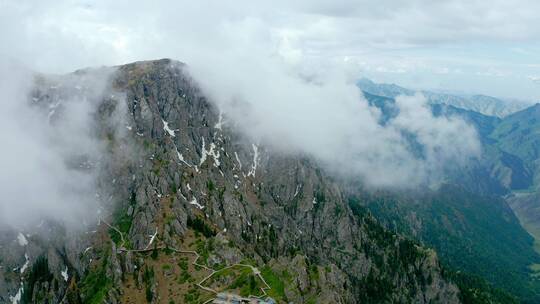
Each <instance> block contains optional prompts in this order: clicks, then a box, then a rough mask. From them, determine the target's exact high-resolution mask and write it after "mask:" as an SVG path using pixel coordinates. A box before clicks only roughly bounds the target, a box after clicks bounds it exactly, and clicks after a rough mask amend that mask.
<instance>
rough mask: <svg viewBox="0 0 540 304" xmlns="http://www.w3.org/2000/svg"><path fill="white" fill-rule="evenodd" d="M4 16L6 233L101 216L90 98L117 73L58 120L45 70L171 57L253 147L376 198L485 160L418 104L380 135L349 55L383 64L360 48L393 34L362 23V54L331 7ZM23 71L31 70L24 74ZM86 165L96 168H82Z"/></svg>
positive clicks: (0, 207)
mask: <svg viewBox="0 0 540 304" xmlns="http://www.w3.org/2000/svg"><path fill="white" fill-rule="evenodd" d="M0 6H1V7H2V10H0V17H2V18H0V24H1V25H2V27H1V28H2V29H1V30H0V31H1V32H2V37H3V38H2V39H1V40H2V42H4V43H3V46H2V47H0V54H1V55H2V58H4V59H3V61H2V62H1V66H0V77H1V79H2V82H1V83H0V89H1V92H2V94H1V95H0V101H1V104H2V110H1V112H0V127H1V130H2V131H1V133H0V136H1V140H2V146H3V148H2V149H0V165H1V168H2V171H1V173H0V190H1V191H2V193H3V196H2V198H1V199H0V222H1V223H2V224H4V225H6V224H7V225H9V226H14V227H21V226H28V225H39V223H40V221H41V220H42V219H53V220H58V221H61V222H68V223H69V222H71V223H80V222H81V219H84V220H86V218H85V216H86V215H92V217H94V218H95V217H97V215H95V213H96V212H95V209H96V206H97V204H98V202H97V199H96V195H95V194H96V185H95V180H96V170H93V169H91V168H94V167H95V166H96V164H97V163H99V160H100V157H102V156H103V147H102V143H101V142H100V141H99V140H96V138H95V137H94V135H93V134H92V133H91V130H92V124H93V120H92V113H93V111H95V104H94V103H93V102H92V100H99V96H101V95H102V94H103V92H104V90H105V88H106V87H107V82H108V74H107V73H103V74H99V75H100V76H99V77H98V78H97V79H94V80H92V81H90V82H89V83H91V85H90V87H91V88H90V89H89V91H87V93H88V92H91V93H90V95H89V96H88V98H87V99H84V98H83V97H82V96H79V95H77V94H75V97H74V98H68V99H69V100H65V102H62V106H61V107H59V108H58V109H56V108H54V104H51V107H50V108H46V109H43V108H41V107H38V106H35V105H32V99H31V98H29V97H30V93H31V92H32V91H33V85H34V83H33V79H34V73H35V72H43V73H44V74H47V75H48V74H50V73H66V72H70V71H73V70H75V69H77V68H82V67H87V66H101V65H116V64H123V63H128V62H132V61H136V60H151V59H158V58H163V57H168V58H172V59H176V60H180V61H183V62H185V63H186V64H187V65H188V69H189V73H190V74H191V75H192V76H193V77H194V78H195V80H196V81H197V83H198V84H199V85H200V86H201V88H202V90H203V93H204V94H205V95H207V96H208V97H209V100H210V101H211V102H213V103H215V104H216V105H217V106H218V107H219V108H220V110H221V111H222V112H224V115H225V117H226V121H227V123H228V124H230V125H234V126H235V127H237V128H238V129H239V130H240V131H241V132H242V133H243V134H245V135H246V136H247V137H248V138H250V140H253V141H254V142H258V143H260V144H264V145H267V146H269V147H271V148H273V149H276V150H278V151H280V152H282V153H289V154H291V155H297V154H307V155H309V156H311V157H313V158H315V159H316V160H318V161H320V163H321V164H323V166H324V167H325V168H326V169H327V170H328V171H329V172H332V173H333V174H336V175H338V176H345V177H347V178H354V179H359V180H361V181H363V182H364V183H365V184H366V185H370V186H374V187H389V188H403V187H417V186H420V185H432V184H436V183H438V182H439V181H440V180H441V179H443V178H444V176H443V171H444V168H445V166H455V165H464V164H466V163H467V162H468V161H470V160H471V159H474V158H475V157H478V156H479V154H480V150H481V147H480V143H479V141H478V139H477V134H476V131H475V130H474V128H473V127H472V126H470V125H468V124H467V123H465V122H464V121H463V120H461V119H459V118H452V117H450V118H448V117H434V116H433V115H432V114H431V111H430V109H429V107H428V106H427V105H426V102H425V99H424V98H423V97H422V96H421V95H416V96H412V97H399V98H397V100H396V107H397V108H398V110H399V114H398V116H396V117H394V118H393V119H392V120H390V121H389V122H388V123H386V124H384V125H381V124H380V123H379V121H380V116H381V113H380V111H379V110H378V109H376V108H374V107H370V106H369V105H368V103H367V101H366V100H365V99H364V97H363V96H362V94H361V92H360V90H359V89H358V88H357V87H356V85H355V82H356V80H357V79H359V78H360V77H361V76H362V74H361V73H362V69H361V67H360V66H359V65H357V64H351V62H350V61H348V60H346V59H347V58H349V56H348V55H349V54H352V55H355V56H354V57H355V58H356V59H355V62H358V61H359V60H360V61H361V60H370V59H373V57H370V56H367V55H366V57H365V58H363V57H362V56H363V54H364V53H363V52H360V51H359V52H357V51H355V50H361V49H362V48H363V47H364V46H373V45H375V44H376V43H377V40H378V38H377V37H382V36H385V32H384V29H385V27H384V26H380V27H378V29H377V31H376V32H369V31H367V30H366V31H365V32H363V31H364V29H365V26H364V24H363V23H360V25H359V26H355V27H354V28H355V29H356V30H355V32H357V35H356V36H355V37H356V38H354V43H353V41H349V40H348V39H349V34H350V31H349V29H350V27H349V26H348V23H346V24H343V22H341V21H343V20H342V19H340V18H341V17H340V14H338V11H336V10H335V8H334V9H333V8H332V5H329V6H330V7H328V10H329V11H330V13H325V12H324V11H325V10H326V6H325V5H322V6H321V5H314V6H312V5H311V4H308V3H302V4H301V5H300V4H299V5H290V6H289V5H287V4H286V3H279V5H278V6H279V7H276V8H274V6H273V5H272V6H269V5H266V6H264V5H261V6H257V5H253V4H252V3H251V2H244V3H238V4H237V3H234V5H233V3H229V2H223V3H215V2H204V3H197V4H194V3H191V2H182V1H179V2H176V1H163V2H162V5H154V4H153V3H148V4H146V3H138V4H137V5H133V4H132V2H122V1H120V2H118V3H116V2H115V3H111V2H108V1H97V2H95V4H93V5H85V4H81V3H72V2H69V1H57V2H55V3H47V4H46V5H45V4H40V3H35V4H34V5H31V4H20V3H18V2H9V1H7V2H5V3H2V4H0ZM163 7H167V9H163ZM208 7H213V9H212V10H209V9H208ZM340 7H341V6H340ZM338 8H339V7H338ZM321 10H322V11H321ZM339 11H342V10H341V9H339ZM356 13H358V14H360V15H361V16H364V14H363V13H362V12H358V11H355V14H356ZM367 15H369V14H367ZM383 15H384V14H383ZM345 20H349V19H347V18H346V16H345ZM358 20H360V19H358ZM359 29H361V30H359ZM344 34H347V35H344ZM416 34H418V35H420V34H422V33H416V32H415V35H416ZM413 36H414V35H413ZM428 36H429V35H428ZM373 37H375V38H373ZM427 38H429V37H427ZM427 38H426V37H412V38H411V39H410V41H420V40H422V39H423V40H426V41H427V40H429V39H427ZM349 42H350V43H349ZM344 43H347V45H344ZM403 43H410V42H403ZM342 49H343V50H347V53H346V54H342ZM379 59H381V58H378V61H379V62H380V61H381V60H382V59H384V58H382V59H381V60H379ZM383 61H384V60H383ZM14 62H21V63H24V64H25V65H26V66H27V67H28V68H27V69H21V68H14V65H13V63H14ZM60 78H62V77H58V78H57V79H60ZM71 81H75V82H76V80H73V79H72V80H71ZM75 85H76V84H75V83H71V84H70V85H69V86H71V87H74V86H75ZM77 96H78V97H77ZM68 101H69V102H68ZM56 111H58V112H56ZM51 112H53V114H51ZM60 114H61V116H62V117H61V119H60V118H59V117H57V116H58V115H60ZM410 137H413V138H414V139H415V140H416V142H417V143H419V144H420V145H422V147H423V149H422V151H421V152H422V153H421V155H419V154H418V153H417V151H414V150H413V149H412V148H411V143H410ZM81 160H84V161H83V162H84V163H85V164H88V165H89V166H90V169H88V170H81V168H79V169H75V168H74V164H80V162H81ZM89 220H92V219H89Z"/></svg>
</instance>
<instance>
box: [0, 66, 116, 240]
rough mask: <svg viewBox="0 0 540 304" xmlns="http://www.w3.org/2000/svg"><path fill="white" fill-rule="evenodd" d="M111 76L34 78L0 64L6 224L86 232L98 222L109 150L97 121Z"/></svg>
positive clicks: (0, 202)
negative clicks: (57, 225) (47, 224)
mask: <svg viewBox="0 0 540 304" xmlns="http://www.w3.org/2000/svg"><path fill="white" fill-rule="evenodd" d="M108 75H109V72H104V73H96V74H92V75H87V76H83V75H78V76H75V75H70V76H63V77H48V78H43V77H40V76H38V77H37V78H35V77H36V76H35V75H34V74H33V73H31V72H29V71H27V70H24V69H22V68H21V67H20V66H15V65H13V64H11V63H8V62H5V61H2V62H0V77H1V78H2V80H3V81H2V82H1V84H0V91H1V92H2V96H1V97H0V104H1V106H2V111H1V112H0V129H1V130H2V132H1V133H0V140H1V141H2V144H3V149H2V150H1V151H0V167H1V168H2V171H1V172H0V191H1V192H2V197H1V198H0V223H1V224H0V225H8V226H11V227H14V228H19V229H23V228H26V229H31V228H33V226H35V225H39V223H40V222H41V221H42V220H56V221H60V222H63V223H65V224H67V225H68V226H71V227H80V223H81V221H92V220H94V219H96V217H97V213H96V211H97V209H98V206H99V205H98V201H97V198H96V193H97V190H96V189H97V187H96V177H97V174H98V168H99V163H100V161H101V157H102V155H103V151H104V150H103V146H102V143H101V142H100V141H99V140H98V139H97V136H96V133H95V132H93V130H95V128H94V127H93V124H94V119H93V114H94V112H95V110H96V103H97V102H98V101H99V100H100V99H101V94H102V93H103V92H104V89H105V86H106V84H107V81H108ZM82 78H85V79H82ZM35 79H37V80H35ZM36 83H37V85H36ZM31 93H32V95H30V94H31Z"/></svg>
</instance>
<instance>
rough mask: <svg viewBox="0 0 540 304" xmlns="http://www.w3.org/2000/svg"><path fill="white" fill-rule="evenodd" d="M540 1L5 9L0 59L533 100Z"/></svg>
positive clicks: (538, 84) (5, 4)
mask: <svg viewBox="0 0 540 304" xmlns="http://www.w3.org/2000/svg"><path fill="white" fill-rule="evenodd" d="M538 12H540V1H536V0H514V1H509V0H490V1H485V0H476V1H475V0H448V1H433V0H407V1H397V0H394V1H390V0H379V1H362V0H360V1H358V0H356V1H352V0H342V1H340V0H332V1H322V0H309V1H308V0H300V1H281V0H277V1H267V2H264V3H263V2H262V1H244V0H234V1H232V0H231V1H228V0H219V1H218V0H215V1H211V0H202V1H101V0H98V1H77V0H72V1H24V0H17V1H8V0H0V39H1V40H0V43H1V44H0V55H2V56H7V57H9V58H12V59H14V60H17V61H19V62H22V63H24V64H26V65H28V66H30V67H32V68H34V69H37V70H40V71H44V72H68V71H71V70H74V69H77V68H80V67H85V66H95V65H111V64H121V63H126V62H130V61H134V60H143V59H155V58H160V57H171V58H174V59H178V60H181V61H184V62H187V63H188V64H189V63H190V61H193V60H200V58H201V57H198V55H199V53H201V52H205V53H206V55H207V56H211V57H214V58H219V56H221V54H223V53H229V52H231V53H232V52H235V53H236V54H241V53H242V52H250V53H252V54H253V53H254V54H257V56H279V57H282V58H283V60H284V61H286V62H287V63H288V64H290V65H291V66H310V67H311V68H313V67H318V68H321V69H324V67H325V65H328V64H331V65H336V66H342V67H343V68H344V69H347V70H348V71H349V73H350V74H351V75H353V77H358V78H359V77H369V78H372V79H373V80H375V81H380V82H394V83H397V84H401V85H404V86H408V87H412V88H430V89H441V90H451V91H461V92H477V93H483V94H489V95H495V96H502V97H515V98H521V99H534V100H538V99H540V18H538Z"/></svg>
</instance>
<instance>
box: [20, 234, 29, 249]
mask: <svg viewBox="0 0 540 304" xmlns="http://www.w3.org/2000/svg"><path fill="white" fill-rule="evenodd" d="M17 241H19V245H21V246H22V247H24V246H26V245H28V240H27V239H26V237H25V236H24V234H22V233H20V232H19V234H18V235H17Z"/></svg>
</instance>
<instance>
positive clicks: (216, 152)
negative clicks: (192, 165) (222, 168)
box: [199, 137, 220, 168]
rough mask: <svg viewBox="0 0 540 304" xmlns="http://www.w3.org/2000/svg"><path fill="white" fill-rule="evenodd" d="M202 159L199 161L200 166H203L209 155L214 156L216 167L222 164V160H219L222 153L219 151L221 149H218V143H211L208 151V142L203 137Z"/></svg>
mask: <svg viewBox="0 0 540 304" xmlns="http://www.w3.org/2000/svg"><path fill="white" fill-rule="evenodd" d="M201 153H202V155H201V161H200V162H199V166H201V165H202V164H203V163H204V162H205V161H206V159H207V158H208V156H212V157H213V158H214V167H216V168H217V167H219V165H220V162H219V156H220V153H219V149H216V145H215V144H214V143H211V144H210V149H209V150H208V151H207V150H206V143H205V141H204V137H203V138H202V149H201Z"/></svg>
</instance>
